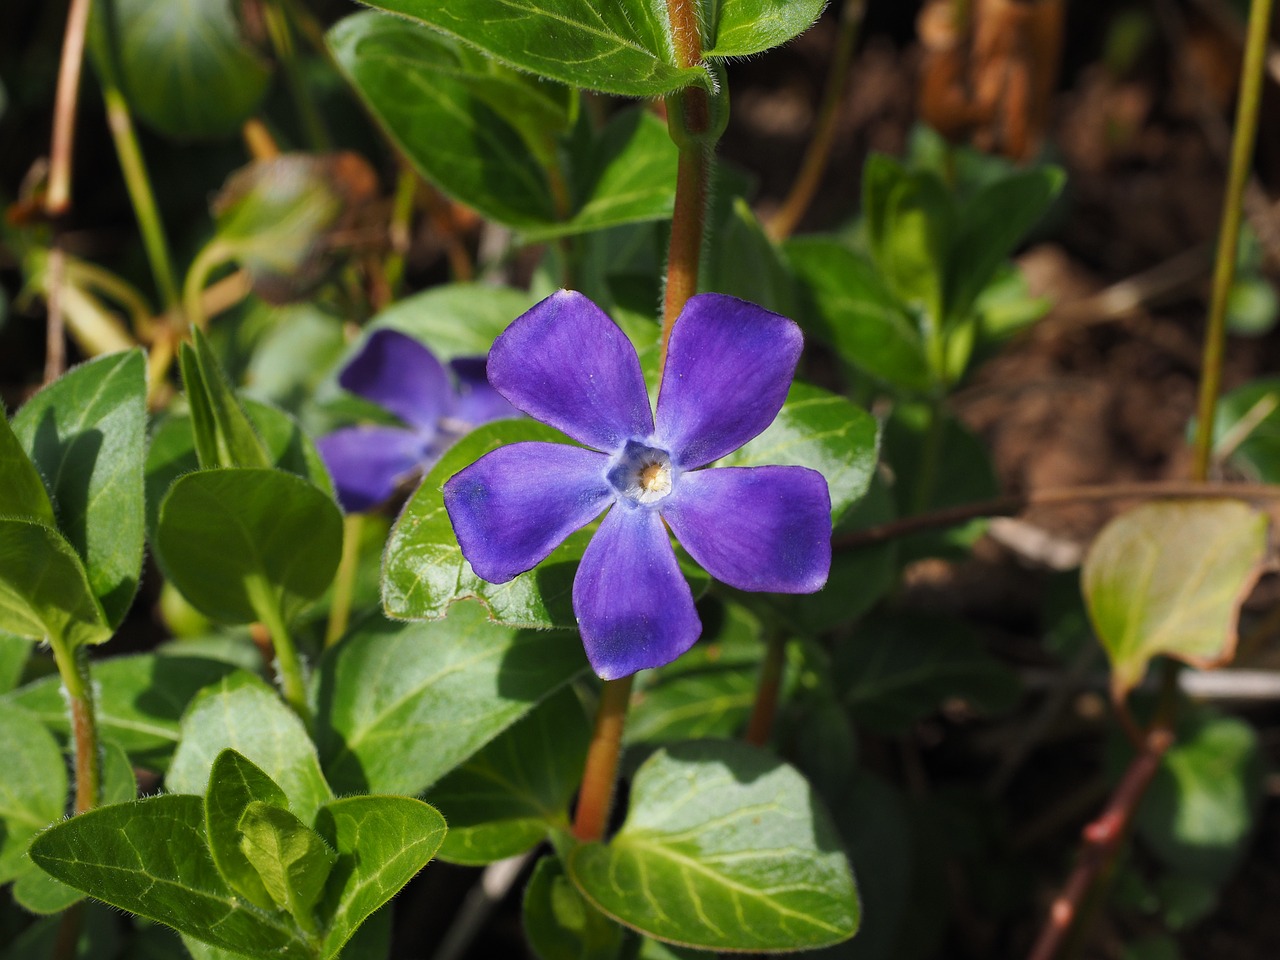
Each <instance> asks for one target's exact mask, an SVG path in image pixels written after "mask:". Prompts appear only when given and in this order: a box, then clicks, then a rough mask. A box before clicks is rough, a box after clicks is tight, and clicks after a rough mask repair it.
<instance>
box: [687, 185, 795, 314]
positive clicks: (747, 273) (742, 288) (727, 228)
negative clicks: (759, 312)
mask: <svg viewBox="0 0 1280 960" xmlns="http://www.w3.org/2000/svg"><path fill="white" fill-rule="evenodd" d="M727 214H728V215H727V216H726V217H725V218H724V220H723V221H722V222H720V223H718V224H717V225H716V227H715V233H714V234H713V236H714V237H715V242H714V243H712V244H710V245H709V246H708V247H707V249H706V252H705V253H704V255H703V263H702V270H701V273H700V275H699V278H698V289H699V290H700V291H714V292H716V293H727V294H730V295H732V296H735V297H740V298H741V299H743V300H749V301H751V302H752V303H757V304H759V305H760V306H762V307H764V308H765V309H766V310H772V311H773V312H774V313H780V314H782V315H784V316H788V317H790V316H795V315H796V312H797V309H796V289H795V287H796V284H795V279H794V277H792V275H791V270H790V269H789V268H788V266H787V264H786V263H784V262H783V259H782V253H781V251H780V250H779V248H778V246H777V245H776V244H775V243H774V242H773V241H772V240H771V239H769V236H768V235H767V234H766V233H765V232H764V228H763V227H762V226H761V225H760V221H759V220H757V219H756V215H755V213H754V212H753V211H752V209H751V205H750V204H749V203H747V201H746V200H745V199H744V198H743V197H734V198H733V201H732V203H731V204H730V206H729V210H728V211H727Z"/></svg>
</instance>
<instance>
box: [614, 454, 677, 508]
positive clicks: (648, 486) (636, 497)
mask: <svg viewBox="0 0 1280 960" xmlns="http://www.w3.org/2000/svg"><path fill="white" fill-rule="evenodd" d="M608 478H609V483H610V484H612V486H613V488H614V489H615V490H616V491H618V493H620V494H621V495H622V496H623V497H625V498H627V499H628V500H631V501H633V502H635V503H643V504H651V503H657V502H658V501H659V500H661V499H663V498H664V497H666V496H667V495H668V494H669V493H671V485H672V480H673V479H674V477H673V474H672V468H671V456H670V455H669V454H668V453H667V452H666V451H665V450H659V449H658V448H657V447H649V446H646V445H644V444H643V443H637V442H636V441H635V440H628V441H627V445H626V446H625V447H624V448H623V449H622V452H621V453H619V454H618V455H617V456H616V457H614V459H613V463H612V464H610V466H609V473H608Z"/></svg>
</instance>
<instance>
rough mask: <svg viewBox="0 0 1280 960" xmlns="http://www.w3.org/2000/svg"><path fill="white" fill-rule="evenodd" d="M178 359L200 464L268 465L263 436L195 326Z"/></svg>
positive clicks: (250, 466) (205, 465)
mask: <svg viewBox="0 0 1280 960" xmlns="http://www.w3.org/2000/svg"><path fill="white" fill-rule="evenodd" d="M178 359H179V361H180V363H181V366H182V382H183V387H184V388H185V390H186V395H187V403H188V405H189V406H190V407H191V427H192V430H193V431H194V433H195V448H196V457H197V459H198V460H199V462H200V466H202V467H205V468H211V467H245V468H263V467H269V466H271V460H270V458H269V457H268V455H267V451H266V450H265V449H264V447H263V445H262V439H261V438H260V437H259V436H258V434H257V432H256V431H255V430H254V429H253V425H252V424H250V423H249V418H248V416H247V415H246V414H245V412H244V408H243V407H241V406H240V402H239V400H237V399H236V395H235V392H234V391H233V390H232V389H231V384H230V382H229V381H228V380H227V375H226V373H225V372H224V371H223V369H222V365H221V364H220V363H218V360H217V358H216V357H215V356H214V355H213V351H212V350H210V349H209V341H208V340H206V339H205V337H204V335H203V334H202V333H201V332H200V331H199V330H198V329H193V330H192V331H191V345H190V346H188V345H187V344H185V343H184V344H183V345H182V347H181V349H180V351H179V354H178Z"/></svg>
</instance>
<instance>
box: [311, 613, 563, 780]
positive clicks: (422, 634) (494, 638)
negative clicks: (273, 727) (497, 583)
mask: <svg viewBox="0 0 1280 960" xmlns="http://www.w3.org/2000/svg"><path fill="white" fill-rule="evenodd" d="M585 668H586V658H585V657H584V655H583V653H582V646H581V643H580V642H579V641H578V638H577V636H576V635H571V634H568V633H560V632H557V633H538V632H533V631H516V630H512V629H511V628H508V627H501V626H497V625H496V624H492V623H489V622H488V621H487V620H486V618H485V615H484V609H483V608H482V607H480V606H479V604H474V603H465V604H460V605H459V606H457V607H455V608H454V609H453V610H452V611H450V613H449V618H448V619H447V620H445V621H444V622H443V623H423V624H397V623H390V622H388V621H386V620H384V619H382V618H381V617H374V618H371V619H369V620H366V621H365V622H364V623H363V624H361V625H360V626H358V627H357V628H356V629H355V630H353V631H352V632H351V633H350V634H349V635H348V636H347V637H346V638H345V639H344V640H343V641H342V643H340V644H339V645H338V646H337V647H335V648H333V649H332V650H330V651H327V652H326V653H325V656H324V658H323V659H322V660H321V662H320V665H319V667H318V669H317V677H316V690H317V694H316V699H317V710H316V716H317V729H316V740H317V742H318V744H319V745H320V752H321V756H323V757H324V769H325V772H326V774H327V775H328V776H329V778H330V782H331V783H332V784H333V785H334V787H335V788H336V789H337V790H339V791H342V792H354V791H358V790H359V791H370V792H374V793H405V794H419V793H421V792H422V791H423V790H425V789H426V788H427V787H429V786H430V785H431V784H433V783H435V782H436V781H438V780H439V779H440V778H441V777H443V776H444V775H445V774H446V773H448V772H449V771H450V770H453V769H454V768H455V767H457V766H458V765H459V764H461V763H462V762H463V761H465V760H466V759H467V758H468V757H470V756H471V755H472V754H474V753H475V752H476V751H477V750H479V749H480V748H481V747H483V746H484V745H485V744H486V743H488V742H489V741H490V740H492V739H493V738H494V737H496V736H497V735H498V734H500V733H501V732H502V731H503V730H505V729H506V728H507V727H509V726H510V725H511V724H513V723H514V722H515V721H516V720H518V719H519V718H520V717H522V716H523V715H524V714H526V713H527V712H528V711H530V710H531V709H533V707H534V706H535V705H536V704H537V703H539V702H540V701H541V700H543V699H544V698H545V697H546V696H548V695H549V694H550V693H552V692H553V691H555V690H556V689H558V688H559V687H561V686H563V685H564V684H565V683H567V682H568V681H569V680H571V679H573V678H574V677H575V676H577V675H579V674H580V673H582V671H583V670H584V669H585ZM459 717H466V718H467V722H466V723H459V722H458V718H459Z"/></svg>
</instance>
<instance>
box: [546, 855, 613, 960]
mask: <svg viewBox="0 0 1280 960" xmlns="http://www.w3.org/2000/svg"><path fill="white" fill-rule="evenodd" d="M521 912H522V916H523V918H524V935H525V939H526V940H528V942H529V946H530V947H531V948H532V950H533V953H534V956H536V957H537V958H538V960H618V958H619V957H620V956H621V954H622V948H623V942H624V941H623V930H622V927H620V926H618V924H616V923H614V922H613V921H612V920H610V919H609V918H608V917H606V916H605V915H604V914H602V913H601V912H600V911H599V910H597V909H596V908H595V907H593V906H591V905H590V904H589V903H587V902H586V901H585V900H583V899H582V894H580V893H579V892H578V891H577V888H576V887H574V885H573V883H572V882H571V881H570V880H569V878H568V877H567V876H565V872H564V867H563V866H562V865H561V864H560V860H559V859H558V858H556V857H554V856H547V857H543V858H542V859H541V860H539V861H538V863H537V864H536V865H535V866H534V868H533V875H532V876H531V877H530V878H529V883H528V885H527V886H526V887H525V888H524V900H523V905H522V911H521Z"/></svg>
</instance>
